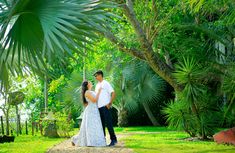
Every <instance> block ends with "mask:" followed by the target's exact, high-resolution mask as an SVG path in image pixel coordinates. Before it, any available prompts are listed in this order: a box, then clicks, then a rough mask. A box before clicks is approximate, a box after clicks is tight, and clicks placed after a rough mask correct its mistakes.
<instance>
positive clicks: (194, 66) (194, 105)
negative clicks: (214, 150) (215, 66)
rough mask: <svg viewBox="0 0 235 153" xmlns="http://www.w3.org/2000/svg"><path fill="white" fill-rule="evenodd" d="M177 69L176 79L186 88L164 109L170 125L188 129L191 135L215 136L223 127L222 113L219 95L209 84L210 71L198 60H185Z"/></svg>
mask: <svg viewBox="0 0 235 153" xmlns="http://www.w3.org/2000/svg"><path fill="white" fill-rule="evenodd" d="M176 68H177V69H176V72H175V78H176V79H177V81H178V82H179V83H180V84H181V85H184V89H183V91H182V92H180V93H177V99H176V101H175V102H171V103H170V104H169V105H168V106H167V107H166V108H165V109H164V113H165V114H166V116H167V121H168V122H169V125H170V126H171V127H176V128H178V129H184V130H185V131H186V132H187V133H188V134H189V135H190V136H200V137H202V138H203V139H205V138H207V137H208V136H212V135H213V134H214V133H215V130H216V128H217V127H218V126H221V121H222V118H221V114H222V111H221V110H220V109H219V108H218V102H219V101H218V98H217V95H216V93H213V92H211V91H210V90H209V88H208V85H207V82H206V81H205V78H206V77H207V76H206V73H208V70H207V69H205V70H204V69H202V65H201V64H199V63H198V62H196V61H195V60H194V58H185V59H184V61H183V62H182V63H180V64H179V65H177V66H176Z"/></svg>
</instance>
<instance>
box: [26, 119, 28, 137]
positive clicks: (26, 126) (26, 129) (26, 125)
mask: <svg viewBox="0 0 235 153" xmlns="http://www.w3.org/2000/svg"><path fill="white" fill-rule="evenodd" d="M25 133H26V135H28V122H27V121H25Z"/></svg>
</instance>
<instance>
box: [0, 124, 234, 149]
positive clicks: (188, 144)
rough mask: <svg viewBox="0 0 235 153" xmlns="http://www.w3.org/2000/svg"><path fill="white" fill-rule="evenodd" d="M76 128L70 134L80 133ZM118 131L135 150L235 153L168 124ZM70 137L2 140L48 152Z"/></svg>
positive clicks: (7, 145)
mask: <svg viewBox="0 0 235 153" xmlns="http://www.w3.org/2000/svg"><path fill="white" fill-rule="evenodd" d="M78 131H79V130H78V129H77V128H76V129H74V130H73V131H72V132H70V136H72V135H74V134H77V132H78ZM115 132H116V133H117V134H127V137H123V138H121V139H122V141H124V142H125V145H126V147H128V148H132V149H133V151H134V152H135V153H233V152H235V147H233V146H227V145H217V144H216V143H215V142H213V141H186V140H183V139H182V138H186V137H188V135H187V134H186V133H184V132H179V131H177V132H176V131H174V130H172V129H169V128H166V127H128V128H119V127H116V128H115ZM65 139H66V138H47V137H43V136H41V135H40V134H38V135H37V136H30V135H22V136H19V137H16V139H15V142H14V143H4V144H0V153H44V152H46V150H48V149H49V148H51V147H52V146H53V145H55V144H58V143H60V142H62V141H63V140H65Z"/></svg>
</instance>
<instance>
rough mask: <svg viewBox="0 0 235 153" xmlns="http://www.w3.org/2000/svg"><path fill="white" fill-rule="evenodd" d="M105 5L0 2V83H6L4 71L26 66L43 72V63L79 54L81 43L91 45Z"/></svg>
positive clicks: (84, 1) (21, 0)
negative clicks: (1, 73) (14, 63)
mask: <svg viewBox="0 0 235 153" xmlns="http://www.w3.org/2000/svg"><path fill="white" fill-rule="evenodd" d="M106 4H107V2H103V1H93V0H80V1H76V0H70V1H63V0H56V1H49V0H38V1H34V0H27V1H25V0H1V1H0V42H1V43H0V44H1V53H0V61H1V62H0V63H1V65H0V66H1V71H2V72H4V73H3V74H4V75H1V76H3V77H4V78H1V81H3V82H6V81H7V78H8V76H7V73H6V71H7V70H8V69H9V70H10V71H11V72H18V71H20V70H22V67H23V66H25V65H26V64H27V66H28V67H29V68H31V70H32V71H36V70H40V72H44V73H47V72H46V71H45V70H47V66H46V63H53V62H54V61H56V60H58V59H61V60H62V61H63V59H64V56H70V57H73V56H72V55H73V53H74V52H76V53H78V54H79V55H83V52H82V51H81V49H82V48H84V44H83V42H89V43H91V41H92V40H94V39H95V38H97V34H96V33H95V32H97V31H101V30H103V28H102V24H103V23H105V22H106V21H107V20H105V19H107V13H106V11H105V8H107V7H108V6H109V5H106ZM31 25H33V26H31ZM87 37H88V38H89V39H86V38H87ZM16 56H17V59H15V57H16ZM7 60H9V61H10V64H9V65H6V64H5V62H6V61H7ZM14 60H15V62H16V63H17V65H16V66H14V65H12V62H13V61H14ZM2 68H3V69H2Z"/></svg>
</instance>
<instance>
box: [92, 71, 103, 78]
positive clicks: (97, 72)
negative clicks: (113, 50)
mask: <svg viewBox="0 0 235 153" xmlns="http://www.w3.org/2000/svg"><path fill="white" fill-rule="evenodd" d="M93 75H94V76H96V75H102V77H103V76H104V73H103V71H102V70H98V71H96V72H95V73H94V74H93Z"/></svg>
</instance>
